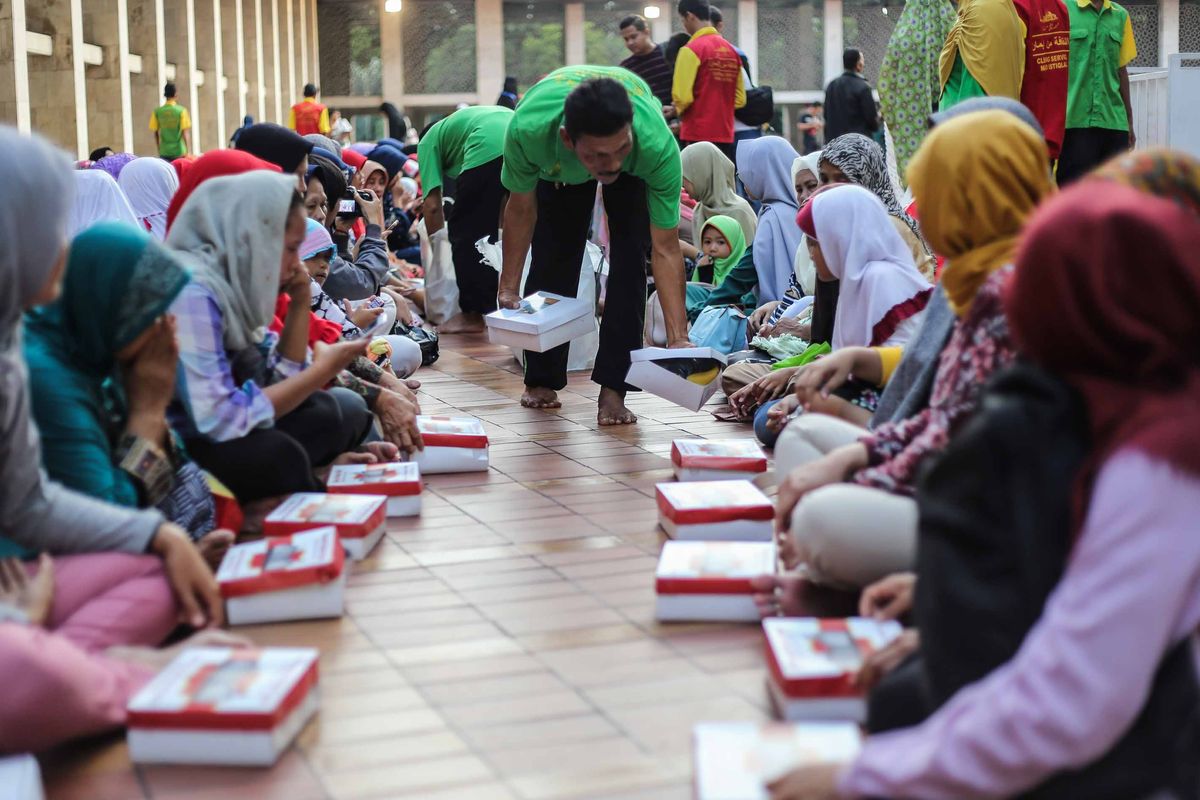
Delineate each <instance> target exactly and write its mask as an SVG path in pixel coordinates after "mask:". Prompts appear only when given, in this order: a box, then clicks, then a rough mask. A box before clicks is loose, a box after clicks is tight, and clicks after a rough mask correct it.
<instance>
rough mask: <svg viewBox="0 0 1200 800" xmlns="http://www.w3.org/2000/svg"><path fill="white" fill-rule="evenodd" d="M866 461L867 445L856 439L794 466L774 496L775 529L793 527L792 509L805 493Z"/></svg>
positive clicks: (839, 479)
mask: <svg viewBox="0 0 1200 800" xmlns="http://www.w3.org/2000/svg"><path fill="white" fill-rule="evenodd" d="M866 465H867V448H865V447H863V446H862V445H861V444H858V443H857V442H856V443H854V444H848V445H846V446H845V447H839V448H838V449H837V450H834V451H832V452H830V453H828V454H827V455H825V457H823V458H819V459H817V460H816V461H813V462H811V463H809V464H805V465H804V466H802V467H797V468H796V469H794V470H792V471H791V472H790V473H788V476H787V477H786V478H784V480H783V482H782V483H781V484H779V494H778V496H777V497H776V498H775V530H776V531H777V532H786V531H787V530H788V529H789V528H790V527H791V519H792V511H794V510H795V508H796V504H797V503H799V502H800V500H801V499H803V498H804V496H805V495H806V494H808V493H809V492H811V491H813V490H815V489H820V488H821V487H822V486H829V485H830V484H834V483H841V482H842V481H844V480H846V477H847V476H848V475H849V474H850V473H852V472H856V471H858V470H860V469H862V468H863V467H865V466H866ZM788 566H789V568H790V567H791V566H792V565H791V564H789V565H788Z"/></svg>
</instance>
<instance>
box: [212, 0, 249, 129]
mask: <svg viewBox="0 0 1200 800" xmlns="http://www.w3.org/2000/svg"><path fill="white" fill-rule="evenodd" d="M216 4H217V6H218V7H219V8H220V10H221V18H220V29H221V40H220V43H221V47H220V50H219V52H218V55H219V56H220V61H221V74H222V75H224V76H225V80H224V82H223V86H224V87H225V88H224V91H223V92H222V95H221V100H222V102H221V109H222V116H223V117H224V120H223V122H224V125H222V126H221V146H222V147H226V146H228V144H229V136H230V134H232V133H233V132H234V130H235V129H237V127H238V126H240V125H241V124H242V113H243V112H242V109H243V108H244V107H245V105H246V101H245V96H244V94H243V92H242V88H243V87H244V86H245V82H244V81H243V77H244V73H245V69H244V67H243V66H242V59H241V54H242V37H241V27H242V26H241V16H240V15H239V14H238V11H239V9H238V6H239V5H241V3H240V0H217V1H216Z"/></svg>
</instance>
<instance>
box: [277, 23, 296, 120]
mask: <svg viewBox="0 0 1200 800" xmlns="http://www.w3.org/2000/svg"><path fill="white" fill-rule="evenodd" d="M285 2H286V3H287V63H288V99H287V103H286V104H285V107H290V106H291V104H292V103H294V102H296V96H297V95H298V94H299V92H298V91H297V89H296V24H295V19H294V17H293V14H292V11H293V9H292V2H293V0H285ZM282 113H283V111H282V109H281V110H280V114H281V115H282Z"/></svg>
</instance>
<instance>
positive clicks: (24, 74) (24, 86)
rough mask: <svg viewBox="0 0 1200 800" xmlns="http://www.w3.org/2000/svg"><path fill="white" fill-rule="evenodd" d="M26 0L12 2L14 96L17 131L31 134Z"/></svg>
mask: <svg viewBox="0 0 1200 800" xmlns="http://www.w3.org/2000/svg"><path fill="white" fill-rule="evenodd" d="M27 27H28V25H27V24H26V23H25V0H12V36H13V96H14V100H15V101H16V104H17V130H19V131H20V132H21V133H29V131H30V128H31V127H32V126H31V123H30V120H29V116H30V114H29V62H28V58H29V55H28V53H27V52H26V51H25V29H26V28H27Z"/></svg>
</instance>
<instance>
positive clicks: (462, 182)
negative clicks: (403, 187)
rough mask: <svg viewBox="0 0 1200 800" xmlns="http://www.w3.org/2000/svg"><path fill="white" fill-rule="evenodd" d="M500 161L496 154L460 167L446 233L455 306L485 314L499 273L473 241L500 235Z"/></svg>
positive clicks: (490, 307)
mask: <svg viewBox="0 0 1200 800" xmlns="http://www.w3.org/2000/svg"><path fill="white" fill-rule="evenodd" d="M503 162H504V159H502V158H497V159H493V160H492V161H489V162H487V163H486V164H481V165H480V166H478V167H473V168H471V169H468V170H463V172H462V173H461V174H460V175H459V176H458V180H457V182H456V185H455V195H454V210H453V211H452V212H451V214H450V219H449V221H448V231H447V233H448V235H449V238H450V252H451V254H452V256H453V258H454V275H455V278H456V280H457V281H458V306H459V308H461V309H462V310H463V311H465V312H468V313H475V314H487V313H490V312H492V311H495V310H496V289H497V286H498V282H499V279H500V275H499V274H498V273H497V272H496V270H495V269H493V268H492V267H489V266H488V265H487V264H485V263H483V256H481V255H480V254H479V251H478V250H477V249H476V248H475V243H476V242H478V241H479V240H480V239H482V238H483V237H485V236H486V237H488V238H489V239H491V240H492V241H495V240H496V238H497V237H498V236H499V235H500V206H501V205H503V203H504V194H505V192H504V186H503V185H502V184H501V183H500V168H501V165H502V164H503Z"/></svg>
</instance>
